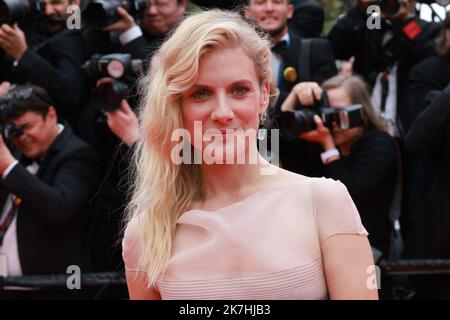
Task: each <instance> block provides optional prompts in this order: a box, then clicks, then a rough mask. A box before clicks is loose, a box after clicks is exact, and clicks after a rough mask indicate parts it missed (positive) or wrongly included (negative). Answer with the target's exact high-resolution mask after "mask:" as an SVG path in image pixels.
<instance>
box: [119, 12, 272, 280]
mask: <svg viewBox="0 0 450 320" xmlns="http://www.w3.org/2000/svg"><path fill="white" fill-rule="evenodd" d="M236 47H237V48H240V49H242V50H243V52H245V53H246V54H247V55H248V56H249V57H250V58H251V59H252V61H254V64H255V69H256V72H257V75H258V77H259V80H260V83H261V84H264V83H267V82H271V75H270V62H269V61H270V57H271V53H270V43H269V41H268V40H267V37H264V36H261V35H260V34H258V33H257V32H256V31H255V29H254V27H253V26H251V25H250V24H248V22H246V21H244V20H243V19H242V17H241V16H240V15H239V14H237V13H232V12H227V11H221V10H211V11H205V12H201V13H197V14H194V15H192V16H189V17H187V18H186V19H185V20H184V21H183V22H182V23H181V24H180V25H179V26H178V28H177V29H176V30H175V31H174V33H173V34H172V35H171V36H170V37H169V38H168V40H167V41H166V42H165V43H164V44H163V45H162V46H161V48H160V49H159V51H158V53H157V54H156V57H157V58H158V62H157V63H153V64H152V67H151V68H150V70H149V72H148V74H147V75H146V76H145V78H144V79H143V82H142V84H141V85H142V89H143V94H144V96H143V100H142V103H141V109H140V115H139V117H140V123H141V130H140V132H141V136H140V138H139V139H138V142H137V146H136V150H135V154H134V165H135V173H134V175H133V177H132V178H133V195H132V199H131V202H130V204H129V205H128V207H127V218H126V221H125V222H126V223H128V222H129V221H130V220H131V219H138V221H137V222H136V225H137V234H136V235H134V236H136V237H137V248H136V252H137V254H138V265H139V267H140V268H143V269H144V270H145V271H147V274H148V277H147V281H148V285H149V286H153V285H154V284H155V282H156V281H157V279H158V277H160V276H161V275H162V274H163V273H164V270H165V268H166V267H167V263H168V261H169V258H170V254H171V249H172V239H173V237H174V234H175V229H176V222H177V219H178V218H179V217H180V215H181V214H182V213H183V212H185V211H187V210H189V209H190V207H191V204H192V202H193V201H195V200H198V199H200V198H201V197H202V175H201V170H200V167H199V165H196V164H181V165H176V164H174V163H173V162H172V161H171V158H170V155H171V150H172V148H173V147H174V143H175V142H172V141H171V135H172V132H173V131H174V130H175V129H178V128H183V121H182V115H181V96H182V94H183V93H184V92H186V91H187V90H188V89H189V88H190V87H191V86H192V84H193V83H194V82H195V79H196V77H197V76H198V70H199V63H200V60H201V58H202V57H203V56H205V55H207V54H208V53H210V52H212V51H213V50H217V49H221V48H236ZM230 63H239V61H230Z"/></svg>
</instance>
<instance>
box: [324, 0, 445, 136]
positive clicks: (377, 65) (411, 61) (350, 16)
mask: <svg viewBox="0 0 450 320" xmlns="http://www.w3.org/2000/svg"><path fill="white" fill-rule="evenodd" d="M373 3H374V2H372V1H365V0H358V2H357V5H356V6H355V7H353V8H352V9H350V10H349V11H348V12H347V14H346V15H345V16H344V17H342V18H341V19H339V21H338V22H337V23H336V25H335V26H334V27H333V28H332V29H331V31H330V33H329V34H328V38H329V39H330V41H331V44H332V47H333V50H334V54H335V56H336V59H340V60H348V59H350V58H351V57H352V56H353V57H354V59H355V60H354V64H353V71H354V72H355V73H357V74H359V75H361V76H363V77H364V79H365V80H366V81H367V82H368V84H369V85H370V86H371V87H372V88H373V93H372V103H373V104H374V107H375V109H377V111H379V113H380V114H381V115H383V118H384V120H385V122H386V123H387V124H388V125H389V126H390V131H391V134H392V135H394V136H396V137H403V136H404V135H405V133H406V131H407V130H408V128H409V126H410V125H411V122H412V119H413V118H414V117H415V115H411V114H409V112H408V110H409V108H408V78H409V74H410V72H411V70H412V68H413V67H414V66H415V65H417V64H419V63H420V62H421V61H423V60H425V59H427V58H428V57H431V56H434V55H435V54H436V53H435V50H434V43H433V42H434V38H435V37H437V35H438V33H439V25H438V24H436V23H432V22H431V23H430V22H426V21H424V20H421V19H420V18H419V17H416V16H414V8H415V3H416V2H415V1H414V0H403V1H398V4H399V7H398V9H397V11H396V12H395V14H392V15H389V14H387V13H384V12H383V11H381V17H382V19H381V20H380V28H369V27H368V19H369V16H368V14H367V8H368V6H369V5H371V4H373ZM383 87H385V88H386V89H383ZM383 96H384V97H383Z"/></svg>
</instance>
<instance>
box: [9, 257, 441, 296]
mask: <svg viewBox="0 0 450 320" xmlns="http://www.w3.org/2000/svg"><path fill="white" fill-rule="evenodd" d="M378 267H379V268H380V271H381V275H382V276H388V277H398V276H415V275H434V274H450V259H414V260H396V261H387V260H382V261H380V262H379V264H378ZM69 277H70V275H67V274H64V275H32V276H22V277H0V292H8V290H21V288H22V289H26V290H36V291H39V290H42V291H47V292H48V291H49V290H52V289H59V290H60V291H59V292H63V291H61V290H64V289H65V291H66V292H67V291H68V289H67V288H68V287H67V282H68V278H69ZM80 284H81V287H82V288H83V290H85V291H89V290H90V291H91V292H92V293H93V294H92V298H94V299H96V298H100V297H102V295H103V296H106V297H108V294H107V291H108V290H110V289H111V288H115V290H116V295H115V296H114V297H115V298H117V297H118V298H120V299H122V298H123V299H126V298H127V297H128V295H127V294H128V293H127V289H126V279H125V275H124V273H123V272H102V273H87V274H82V275H81V277H80ZM117 292H118V294H117ZM55 297H57V295H55ZM89 299H90V298H89Z"/></svg>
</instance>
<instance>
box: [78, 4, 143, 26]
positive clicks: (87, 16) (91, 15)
mask: <svg viewBox="0 0 450 320" xmlns="http://www.w3.org/2000/svg"><path fill="white" fill-rule="evenodd" d="M119 7H122V8H124V9H125V10H127V11H128V12H129V13H130V15H132V16H133V17H134V18H135V19H139V18H140V17H141V15H142V13H143V12H144V10H145V9H146V8H147V7H148V2H147V0H92V1H90V3H89V4H88V5H87V7H86V9H85V10H84V11H83V13H82V18H83V21H84V23H85V24H86V26H88V27H90V28H93V29H101V28H103V27H105V26H107V25H110V24H112V23H114V22H116V21H118V20H119V15H118V14H117V8H119Z"/></svg>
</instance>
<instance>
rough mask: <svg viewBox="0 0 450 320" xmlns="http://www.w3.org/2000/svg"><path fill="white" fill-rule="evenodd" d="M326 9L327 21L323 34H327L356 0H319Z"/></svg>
mask: <svg viewBox="0 0 450 320" xmlns="http://www.w3.org/2000/svg"><path fill="white" fill-rule="evenodd" d="M318 1H319V2H320V4H321V5H322V7H323V8H324V10H325V23H324V26H323V30H322V34H323V35H327V34H328V32H330V30H331V28H332V27H333V26H334V24H335V23H336V21H337V20H338V19H339V17H341V16H342V15H344V14H345V13H346V12H347V11H348V10H349V9H350V8H352V7H353V6H354V5H355V3H356V1H355V0H318Z"/></svg>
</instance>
